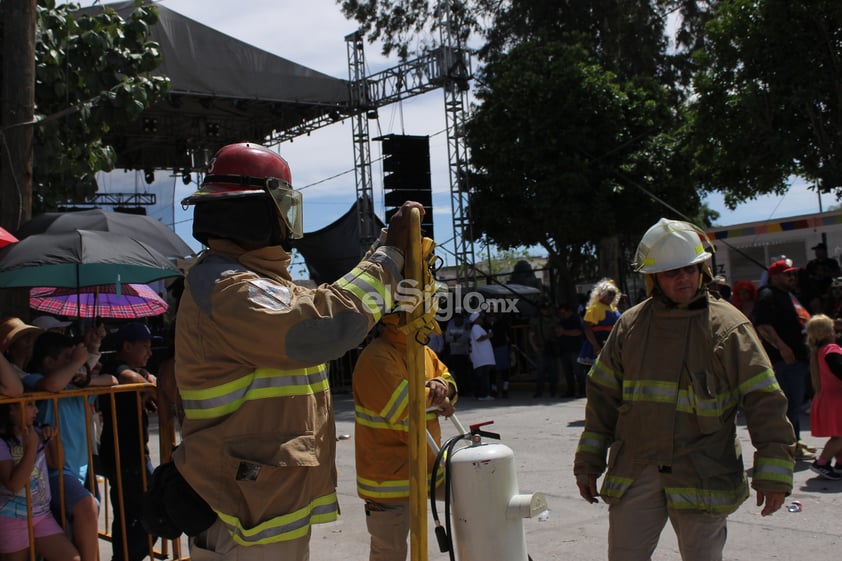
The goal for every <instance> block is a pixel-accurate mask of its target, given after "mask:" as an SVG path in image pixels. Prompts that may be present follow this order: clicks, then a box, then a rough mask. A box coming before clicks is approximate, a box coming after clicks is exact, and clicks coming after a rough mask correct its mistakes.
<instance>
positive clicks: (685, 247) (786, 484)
mask: <svg viewBox="0 0 842 561" xmlns="http://www.w3.org/2000/svg"><path fill="white" fill-rule="evenodd" d="M710 256H711V255H710V253H708V252H706V251H705V250H704V247H703V245H702V241H701V238H700V235H699V231H698V230H697V229H696V228H695V227H694V226H692V225H691V224H689V223H686V222H680V221H676V220H667V219H661V220H660V221H659V222H658V223H656V224H655V225H654V226H652V227H651V228H650V229H649V230H648V231H647V232H646V234H645V235H644V237H643V240H642V241H641V243H640V245H639V246H638V250H637V263H636V266H637V268H638V270H639V271H640V272H642V273H644V274H645V280H646V283H647V288H648V289H649V290H648V293H649V295H650V297H649V298H648V299H647V300H645V301H643V302H642V303H640V304H638V305H637V306H635V307H633V308H631V309H629V310H628V311H626V312H625V313H623V315H622V316H621V317H620V319H619V321H618V322H617V324H616V325H615V326H614V330H613V332H612V333H611V336H610V337H609V338H608V341H607V342H606V344H605V346H604V348H603V349H602V352H601V353H600V355H599V357H598V358H597V360H596V362H595V363H594V365H593V367H592V369H591V371H590V372H589V374H588V388H587V396H588V401H587V408H586V420H585V429H584V432H583V433H582V436H581V439H580V441H579V446H578V448H577V451H576V457H575V461H574V473H575V475H576V482H577V484H578V487H579V492H580V494H581V495H582V497H583V498H584V499H585V500H587V501H588V502H596V500H597V499H596V497H597V496H602V498H603V500H604V501H605V502H607V503H609V504H610V507H609V539H608V551H609V559H610V560H613V561H638V560H641V561H642V560H649V559H650V558H651V555H652V552H653V551H654V549H655V546H656V545H657V543H658V537H659V535H660V533H661V531H662V529H663V527H664V525H665V524H666V521H667V520H668V519H669V521H670V522H671V524H672V526H673V528H674V529H675V532H676V535H677V536H678V544H679V549H680V551H681V557H682V559H683V560H684V561H702V560H704V561H713V560H721V559H722V551H723V548H724V546H725V538H726V518H727V516H728V515H729V514H730V513H732V512H734V511H735V510H737V508H738V507H739V506H740V504H742V503H743V501H745V499H746V498H747V497H748V496H749V488H748V483H747V481H746V475H745V469H744V466H743V460H742V453H741V450H740V441H739V438H738V437H737V435H736V426H735V417H736V414H737V410H738V409H742V410H743V411H744V413H745V420H746V424H747V426H748V430H749V433H750V435H751V440H752V443H753V445H754V447H755V449H756V451H755V453H754V461H753V477H752V483H751V486H752V487H753V488H754V490H755V492H756V494H757V505H758V506H762V507H763V509H762V514H763V515H764V516H766V515H770V514H772V513H774V512H775V511H777V510H778V509H779V508H780V507H781V505H782V504H783V502H784V499H785V497H786V495H788V494H789V493H790V491H791V490H792V471H793V467H794V460H793V453H794V450H795V435H794V433H793V430H792V426H791V425H790V423H789V421H787V419H786V415H785V413H786V398H785V397H784V395H783V393H782V392H781V390H780V388H779V387H778V384H777V382H776V380H775V375H774V372H773V371H772V367H771V364H770V363H769V359H768V357H767V356H766V354H765V352H764V351H763V347H762V344H761V342H760V340H759V339H758V336H757V334H756V333H755V331H754V329H753V328H752V326H751V324H750V322H749V320H748V319H747V318H746V317H745V316H744V315H743V314H742V313H741V312H739V311H738V310H737V309H736V308H734V307H733V306H732V305H731V304H729V303H728V302H725V301H723V300H721V299H719V298H718V297H717V296H714V295H712V294H710V293H708V291H707V289H706V288H705V284H706V282H707V281H709V280H710V273H709V268H708V265H707V261H708V259H709V258H710ZM606 456H607V463H606ZM606 468H607V471H606ZM604 471H606V473H605V477H604V479H603V481H602V487H601V491H600V493H597V484H596V481H597V478H598V477H599V476H600V475H601V474H602V473H603V472H604Z"/></svg>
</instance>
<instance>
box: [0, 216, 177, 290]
mask: <svg viewBox="0 0 842 561" xmlns="http://www.w3.org/2000/svg"><path fill="white" fill-rule="evenodd" d="M180 275H181V273H180V272H179V271H178V270H177V269H176V268H175V266H174V265H173V264H172V263H170V261H169V260H168V259H167V258H166V257H164V256H163V255H161V254H160V253H159V252H157V251H155V250H154V249H152V248H151V247H150V246H148V245H147V244H145V243H143V242H140V241H138V240H135V239H132V238H129V237H126V236H122V235H120V234H114V233H111V232H92V231H88V230H77V231H75V232H68V233H63V234H36V235H34V236H27V237H25V238H23V239H22V240H21V241H19V242H17V243H15V244H12V245H9V246H6V247H4V248H3V249H0V288H8V287H22V286H27V287H32V286H53V287H66V288H79V287H83V286H93V285H98V284H117V285H119V284H120V283H149V282H152V281H154V280H158V279H163V278H167V277H177V276H180Z"/></svg>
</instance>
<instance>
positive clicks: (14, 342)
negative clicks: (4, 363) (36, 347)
mask: <svg viewBox="0 0 842 561" xmlns="http://www.w3.org/2000/svg"><path fill="white" fill-rule="evenodd" d="M43 332H44V330H43V329H41V328H40V327H35V326H34V325H29V324H27V323H24V322H23V321H22V320H21V319H20V318H17V317H6V318H4V319H2V320H0V352H2V353H3V356H5V357H6V358H7V359H8V360H9V363H10V364H11V365H12V369H13V370H14V371H15V372H16V373H17V375H18V376H19V377H21V378H23V377H24V376H26V367H27V366H28V365H29V361H30V360H32V345H33V344H34V343H35V338H36V337H38V335H40V334H41V333H43Z"/></svg>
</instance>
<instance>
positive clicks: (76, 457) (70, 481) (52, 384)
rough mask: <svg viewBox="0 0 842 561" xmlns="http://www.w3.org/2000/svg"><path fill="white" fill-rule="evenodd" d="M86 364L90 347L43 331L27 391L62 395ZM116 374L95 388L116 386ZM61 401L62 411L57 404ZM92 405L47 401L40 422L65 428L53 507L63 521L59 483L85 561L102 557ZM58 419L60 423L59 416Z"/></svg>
mask: <svg viewBox="0 0 842 561" xmlns="http://www.w3.org/2000/svg"><path fill="white" fill-rule="evenodd" d="M87 360H88V349H87V348H86V347H85V344H84V343H78V344H77V343H74V341H73V339H72V338H71V337H68V336H67V335H62V334H61V333H55V332H50V331H48V332H46V333H42V334H41V335H39V336H38V338H37V339H36V340H35V346H34V348H33V351H32V362H31V364H30V366H29V370H30V372H32V373H31V374H28V375H27V376H26V377H25V378H24V379H23V384H24V386H25V387H26V388H27V389H28V390H32V391H48V392H60V391H61V390H62V389H64V388H66V387H69V388H70V389H73V388H75V387H76V386H74V385H72V384H70V381H71V380H72V379H73V377H74V376H75V375H76V373H77V372H78V370H79V369H80V368H82V367H83V364H85V362H86V361H87ZM116 383H117V380H115V379H114V377H113V376H104V375H100V376H95V377H92V378H91V380H90V385H92V386H102V385H105V386H108V385H114V384H116ZM56 402H57V403H58V407H57V409H58V413H56V407H55V404H56ZM87 407H88V401H87V399H86V398H84V397H65V398H58V399H48V400H45V401H43V402H42V403H41V405H40V412H39V415H38V418H39V421H41V422H45V423H47V424H50V425H53V426H58V427H60V429H61V446H62V449H63V451H64V464H63V465H62V466H61V467H58V466H56V467H52V466H51V467H50V489H51V491H52V502H51V507H52V510H53V513H54V514H55V516H56V518H60V517H61V504H62V503H61V496H60V493H61V491H60V490H61V486H60V485H61V484H62V483H60V482H59V477H61V481H62V482H63V486H64V506H65V511H64V514H65V515H66V516H67V517H68V519H69V520H70V525H71V527H72V529H73V532H72V534H73V543H74V545H75V546H76V548H77V549H78V550H79V553H80V554H81V561H96V560H97V555H98V553H99V536H98V530H97V522H98V517H99V510H98V504H97V501H96V498H95V497H94V496H93V494H92V493H91V491H90V490H89V488H88V487H87V486H86V482H88V481H89V479H88V478H89V477H93V474H92V473H90V471H91V470H89V466H88V446H89V443H90V440H89V437H88V429H87V426H88V425H87V420H86V418H85V409H86V408H87ZM57 416H58V422H59V423H60V424H57V422H56V417H57Z"/></svg>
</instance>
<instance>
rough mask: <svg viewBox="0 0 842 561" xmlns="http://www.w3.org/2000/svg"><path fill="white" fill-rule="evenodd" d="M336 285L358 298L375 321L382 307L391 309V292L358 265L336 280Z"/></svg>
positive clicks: (380, 314)
mask: <svg viewBox="0 0 842 561" xmlns="http://www.w3.org/2000/svg"><path fill="white" fill-rule="evenodd" d="M336 286H338V287H339V288H341V289H343V290H347V291H348V292H350V293H351V294H353V295H354V296H356V297H357V298H359V300H360V301H361V302H362V303H363V304H364V305H365V306H366V308H367V309H368V312H369V313H370V314H371V315H373V316H374V320H375V321H380V318H381V317H382V316H383V309H384V308H385V309H386V310H391V309H392V307H393V302H392V293H391V291H390V290H387V287H386V285H385V284H383V282H382V281H381V280H380V279H378V278H377V277H375V276H374V275H372V274H371V273H368V272H366V271H365V270H363V269H361V268H359V267H354V268H353V269H352V270H351V272H350V273H348V274H346V275H345V276H343V277H342V278H341V279H339V280H337V281H336Z"/></svg>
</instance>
